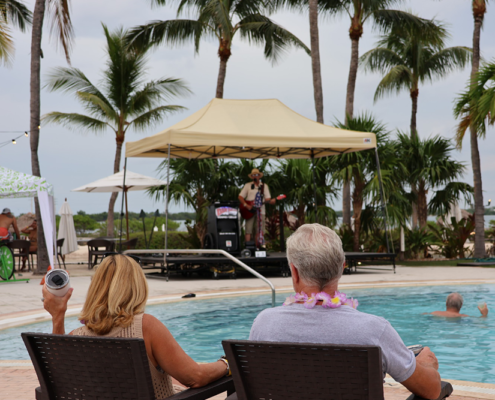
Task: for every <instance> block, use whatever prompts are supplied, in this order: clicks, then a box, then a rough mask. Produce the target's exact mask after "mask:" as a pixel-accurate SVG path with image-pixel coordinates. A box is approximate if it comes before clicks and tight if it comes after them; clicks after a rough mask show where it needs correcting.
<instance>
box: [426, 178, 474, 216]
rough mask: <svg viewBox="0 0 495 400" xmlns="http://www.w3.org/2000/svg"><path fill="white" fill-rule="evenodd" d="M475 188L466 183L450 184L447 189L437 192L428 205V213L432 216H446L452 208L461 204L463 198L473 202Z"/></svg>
mask: <svg viewBox="0 0 495 400" xmlns="http://www.w3.org/2000/svg"><path fill="white" fill-rule="evenodd" d="M473 193H474V188H473V187H472V186H471V185H469V184H467V183H465V182H449V183H448V184H447V185H446V186H445V188H443V189H441V190H437V191H436V192H435V194H434V195H433V196H432V198H431V199H430V201H429V203H428V213H429V214H430V215H445V214H447V213H448V211H449V209H450V206H451V205H452V204H454V203H455V202H459V200H461V198H464V200H465V201H467V202H471V201H472V198H473Z"/></svg>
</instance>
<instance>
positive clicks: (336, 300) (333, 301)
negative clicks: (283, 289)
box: [284, 291, 359, 309]
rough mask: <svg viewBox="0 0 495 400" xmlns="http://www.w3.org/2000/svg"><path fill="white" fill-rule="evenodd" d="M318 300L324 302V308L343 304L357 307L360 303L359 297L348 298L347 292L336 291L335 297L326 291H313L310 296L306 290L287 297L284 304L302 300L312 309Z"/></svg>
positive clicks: (322, 304)
mask: <svg viewBox="0 0 495 400" xmlns="http://www.w3.org/2000/svg"><path fill="white" fill-rule="evenodd" d="M318 301H321V302H322V303H321V306H322V307H323V308H339V307H340V306H342V305H344V306H350V307H352V308H357V307H358V305H359V302H358V301H357V299H354V298H352V297H351V298H350V299H348V298H347V296H346V294H345V293H341V292H338V291H336V292H335V295H334V296H333V297H332V296H330V295H329V294H328V293H325V292H320V293H311V295H310V296H308V295H307V294H306V293H304V292H301V293H296V294H294V295H291V296H289V297H287V298H286V299H285V302H284V306H290V305H291V304H294V303H301V302H302V303H303V304H304V307H306V308H309V309H311V308H314V306H315V305H316V303H317V302H318Z"/></svg>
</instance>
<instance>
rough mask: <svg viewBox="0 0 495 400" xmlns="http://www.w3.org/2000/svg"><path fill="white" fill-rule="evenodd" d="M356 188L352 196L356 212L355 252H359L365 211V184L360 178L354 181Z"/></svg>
mask: <svg viewBox="0 0 495 400" xmlns="http://www.w3.org/2000/svg"><path fill="white" fill-rule="evenodd" d="M354 183H355V187H354V193H353V194H352V209H353V211H354V242H353V251H359V246H360V241H359V239H360V235H361V212H362V210H363V189H364V182H363V181H362V180H361V179H360V178H355V179H354Z"/></svg>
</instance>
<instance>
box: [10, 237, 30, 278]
mask: <svg viewBox="0 0 495 400" xmlns="http://www.w3.org/2000/svg"><path fill="white" fill-rule="evenodd" d="M30 246H31V244H30V242H29V241H27V240H20V239H17V240H13V241H12V242H10V243H9V247H10V249H11V250H12V254H13V256H14V260H15V259H16V258H19V268H18V271H20V270H21V267H22V258H23V257H26V258H27V265H28V270H29V271H31V262H30V261H29V247H30ZM14 265H15V262H14Z"/></svg>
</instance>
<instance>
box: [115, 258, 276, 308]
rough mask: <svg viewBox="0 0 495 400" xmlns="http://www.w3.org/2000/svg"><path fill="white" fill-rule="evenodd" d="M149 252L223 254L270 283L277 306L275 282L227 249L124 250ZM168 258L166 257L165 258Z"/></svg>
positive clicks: (273, 300) (273, 299)
mask: <svg viewBox="0 0 495 400" xmlns="http://www.w3.org/2000/svg"><path fill="white" fill-rule="evenodd" d="M149 253H155V254H156V253H161V254H166V253H173V254H195V253H202V254H222V255H224V256H225V257H227V258H229V259H230V260H232V261H233V262H235V263H236V264H237V265H239V266H240V267H242V268H244V269H245V270H246V271H249V272H251V274H253V275H254V276H256V277H257V278H260V279H261V280H262V281H264V282H265V283H267V284H268V286H270V289H271V290H272V307H275V286H273V283H271V282H270V281H269V280H268V279H266V278H265V277H264V276H263V275H261V274H260V273H258V272H256V271H255V270H254V269H252V268H251V267H249V266H247V265H246V264H244V263H243V262H242V261H241V260H239V259H237V258H235V257H234V256H233V255H232V254H229V253H227V252H226V251H225V250H203V249H201V250H158V249H153V250H126V251H124V254H149ZM165 260H166V258H165Z"/></svg>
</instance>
